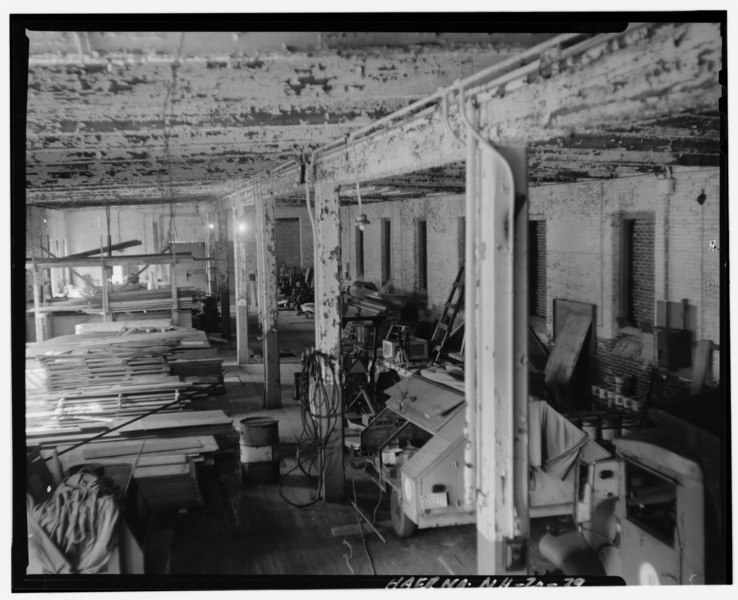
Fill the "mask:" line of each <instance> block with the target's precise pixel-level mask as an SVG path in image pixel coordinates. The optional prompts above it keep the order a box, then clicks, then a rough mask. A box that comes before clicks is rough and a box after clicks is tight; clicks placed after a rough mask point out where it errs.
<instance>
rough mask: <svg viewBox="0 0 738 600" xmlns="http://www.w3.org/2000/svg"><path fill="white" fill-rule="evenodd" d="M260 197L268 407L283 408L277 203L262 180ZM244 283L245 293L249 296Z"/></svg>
mask: <svg viewBox="0 0 738 600" xmlns="http://www.w3.org/2000/svg"><path fill="white" fill-rule="evenodd" d="M254 191H255V194H256V198H255V200H256V202H255V207H256V219H255V229H256V287H257V295H258V298H259V320H260V322H261V335H262V344H263V354H264V386H265V387H264V408H279V407H281V406H282V387H281V384H280V377H279V331H278V329H279V308H278V306H277V293H278V288H277V284H278V282H277V245H276V237H275V232H274V228H275V216H274V213H275V207H274V205H275V202H274V194H272V191H271V188H270V187H269V183H268V180H267V181H264V179H260V180H259V181H257V182H256V185H255V188H254ZM246 285H247V284H246V282H245V281H244V294H245V293H247V290H246Z"/></svg>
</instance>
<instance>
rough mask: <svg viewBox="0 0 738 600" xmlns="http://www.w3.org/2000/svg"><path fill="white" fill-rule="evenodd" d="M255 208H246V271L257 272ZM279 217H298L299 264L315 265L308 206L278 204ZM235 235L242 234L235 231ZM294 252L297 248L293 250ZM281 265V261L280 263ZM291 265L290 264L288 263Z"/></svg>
mask: <svg viewBox="0 0 738 600" xmlns="http://www.w3.org/2000/svg"><path fill="white" fill-rule="evenodd" d="M254 214H255V211H254V208H253V207H248V208H247V209H246V219H245V220H246V224H247V230H246V233H245V235H246V273H247V274H248V273H256V234H255V232H254V226H255V224H254V223H255V221H254ZM275 216H276V218H277V219H298V221H299V231H300V234H299V240H295V241H299V244H300V248H299V256H300V257H301V258H302V264H297V265H295V266H298V267H300V268H302V269H306V268H307V267H312V266H313V230H312V226H311V225H310V219H309V218H308V214H307V208H303V207H300V206H277V207H276V209H275ZM234 235H240V234H239V233H238V232H234ZM291 251H292V252H293V253H296V252H297V249H294V248H293V249H292V250H291ZM278 265H279V266H281V262H279V263H278ZM288 266H290V265H288Z"/></svg>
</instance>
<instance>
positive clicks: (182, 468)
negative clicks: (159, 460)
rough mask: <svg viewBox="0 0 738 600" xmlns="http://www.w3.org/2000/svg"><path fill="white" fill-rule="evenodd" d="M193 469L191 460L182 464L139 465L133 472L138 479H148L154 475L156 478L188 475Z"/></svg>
mask: <svg viewBox="0 0 738 600" xmlns="http://www.w3.org/2000/svg"><path fill="white" fill-rule="evenodd" d="M190 471H191V465H190V463H189V462H186V463H182V464H173V465H172V464H163V465H149V466H143V467H142V466H137V467H136V470H135V471H134V473H133V476H134V477H135V478H136V479H146V478H149V477H153V478H156V479H160V478H164V477H180V476H182V475H187V474H189V473H190Z"/></svg>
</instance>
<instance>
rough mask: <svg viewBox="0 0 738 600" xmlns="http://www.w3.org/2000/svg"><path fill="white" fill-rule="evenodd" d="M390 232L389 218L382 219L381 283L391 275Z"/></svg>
mask: <svg viewBox="0 0 738 600" xmlns="http://www.w3.org/2000/svg"><path fill="white" fill-rule="evenodd" d="M391 233H392V232H391V229H390V220H389V219H382V284H384V283H386V282H387V281H389V280H390V278H391V277H392V252H391V246H392V244H391V240H392V237H391Z"/></svg>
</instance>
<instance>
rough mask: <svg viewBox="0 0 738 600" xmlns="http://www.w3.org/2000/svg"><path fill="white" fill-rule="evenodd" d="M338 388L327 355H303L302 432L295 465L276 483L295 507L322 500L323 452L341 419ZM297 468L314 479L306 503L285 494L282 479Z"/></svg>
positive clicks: (333, 370) (301, 385) (299, 398)
mask: <svg viewBox="0 0 738 600" xmlns="http://www.w3.org/2000/svg"><path fill="white" fill-rule="evenodd" d="M326 381H330V382H333V384H332V385H333V387H332V390H331V392H328V389H327V387H326V386H327V385H328V384H327V383H326ZM338 385H339V384H338V382H336V373H335V369H334V367H333V359H332V358H331V357H330V356H328V355H327V354H325V353H323V352H319V351H315V352H312V353H311V354H308V355H307V356H305V358H304V360H303V368H302V372H301V374H300V380H299V394H298V401H299V403H300V407H301V412H300V417H301V420H302V433H301V434H300V439H299V441H298V448H297V454H296V464H295V466H294V467H292V468H291V469H290V470H289V471H287V472H286V473H285V474H284V475H283V476H282V477H281V478H280V481H279V494H280V496H282V499H283V500H284V501H285V502H287V503H288V504H290V505H291V506H294V507H296V508H307V507H308V506H312V505H313V504H315V503H316V502H318V501H319V500H321V499H322V488H323V483H324V481H325V463H326V461H325V455H326V450H327V448H328V445H329V443H330V442H331V441H332V438H333V434H334V432H335V431H336V427H337V426H338V425H339V423H340V419H341V410H340V394H339V389H338ZM316 461H318V465H319V466H318V472H317V474H315V473H314V470H315V463H316ZM298 469H299V470H300V471H301V472H302V473H303V475H305V476H306V477H308V478H309V479H310V478H317V481H316V492H315V497H314V498H313V499H312V500H311V501H309V502H306V503H297V502H294V501H293V500H290V499H289V498H288V497H287V496H286V495H285V492H284V482H285V480H286V479H287V477H289V476H290V475H291V474H292V473H294V472H295V471H297V470H298Z"/></svg>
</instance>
